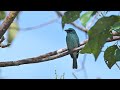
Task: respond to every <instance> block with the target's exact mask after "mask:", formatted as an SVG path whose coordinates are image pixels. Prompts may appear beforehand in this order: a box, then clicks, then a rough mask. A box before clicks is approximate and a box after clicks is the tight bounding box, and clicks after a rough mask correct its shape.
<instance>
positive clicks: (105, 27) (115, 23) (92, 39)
mask: <svg viewBox="0 0 120 90" xmlns="http://www.w3.org/2000/svg"><path fill="white" fill-rule="evenodd" d="M68 13H72V14H70V17H71V18H72V17H73V18H74V17H75V16H74V15H76V13H75V14H73V13H74V12H73V11H72V12H71V11H67V12H66V13H65V14H64V16H63V17H62V24H64V25H65V24H68V23H71V22H74V21H75V20H77V19H79V20H80V22H81V24H82V25H83V26H84V27H86V25H87V23H88V22H89V21H90V19H91V18H94V16H95V15H97V14H98V11H87V12H85V13H84V14H82V15H80V14H81V12H77V16H80V17H77V16H76V17H75V18H74V19H72V20H68V19H69V18H70V17H69V16H68ZM107 13H108V11H107V12H106V11H101V13H99V16H101V17H100V18H98V20H97V21H96V23H95V24H94V25H93V26H91V28H90V29H89V31H88V33H87V34H88V37H89V39H88V42H87V43H86V45H85V47H84V48H83V49H82V50H81V51H80V53H81V54H85V53H88V54H93V55H94V57H95V60H97V58H98V56H99V54H100V53H101V50H102V48H103V46H104V45H105V44H106V40H107V39H108V38H112V37H113V35H112V34H111V32H112V31H115V32H120V16H117V15H111V16H105V15H107ZM66 14H67V15H66ZM78 14H79V15H78ZM64 18H65V19H64ZM67 21H68V22H67ZM63 28H64V27H63ZM119 60H120V48H119V45H112V46H109V47H108V48H107V49H106V50H105V52H104V61H105V63H106V65H107V66H108V67H109V68H110V69H111V67H112V66H113V65H114V64H115V63H116V62H117V61H119Z"/></svg>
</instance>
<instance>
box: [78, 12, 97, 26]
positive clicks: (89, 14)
mask: <svg viewBox="0 0 120 90" xmlns="http://www.w3.org/2000/svg"><path fill="white" fill-rule="evenodd" d="M96 12H97V11H88V12H86V13H85V14H83V15H82V16H81V17H80V21H81V23H82V25H83V26H86V24H87V22H88V21H89V20H90V18H91V17H92V16H93V15H95V14H96Z"/></svg>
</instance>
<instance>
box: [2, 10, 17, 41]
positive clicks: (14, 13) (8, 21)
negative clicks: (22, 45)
mask: <svg viewBox="0 0 120 90" xmlns="http://www.w3.org/2000/svg"><path fill="white" fill-rule="evenodd" d="M18 13H19V11H10V12H9V14H8V16H7V17H6V18H5V19H4V21H3V23H2V25H1V26H0V39H1V37H2V36H3V35H4V34H5V32H6V31H7V29H8V28H9V26H10V25H11V23H12V22H13V20H14V19H15V17H16V16H17V15H18Z"/></svg>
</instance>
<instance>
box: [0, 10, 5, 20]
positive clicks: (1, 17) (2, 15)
mask: <svg viewBox="0 0 120 90" xmlns="http://www.w3.org/2000/svg"><path fill="white" fill-rule="evenodd" d="M5 16H6V13H5V11H0V20H3V19H4V18H5Z"/></svg>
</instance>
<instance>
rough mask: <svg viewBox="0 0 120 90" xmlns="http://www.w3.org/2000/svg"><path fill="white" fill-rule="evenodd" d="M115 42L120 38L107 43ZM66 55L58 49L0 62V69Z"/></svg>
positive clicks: (119, 38) (62, 50) (65, 50)
mask: <svg viewBox="0 0 120 90" xmlns="http://www.w3.org/2000/svg"><path fill="white" fill-rule="evenodd" d="M115 40H120V36H119V37H115V38H114V37H113V38H112V39H108V40H107V42H111V41H115ZM86 42H87V40H85V41H84V42H82V43H81V44H80V47H78V48H74V49H73V50H72V52H75V51H78V50H81V49H82V48H83V47H84V44H85V43H86ZM68 54H69V52H68V51H67V49H66V48H64V49H59V50H56V51H53V52H49V53H47V54H44V55H40V56H38V57H33V58H27V59H22V60H18V61H6V62H0V67H7V66H18V65H22V64H30V63H38V62H45V61H50V60H54V59H57V58H60V57H63V56H66V55H68Z"/></svg>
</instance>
